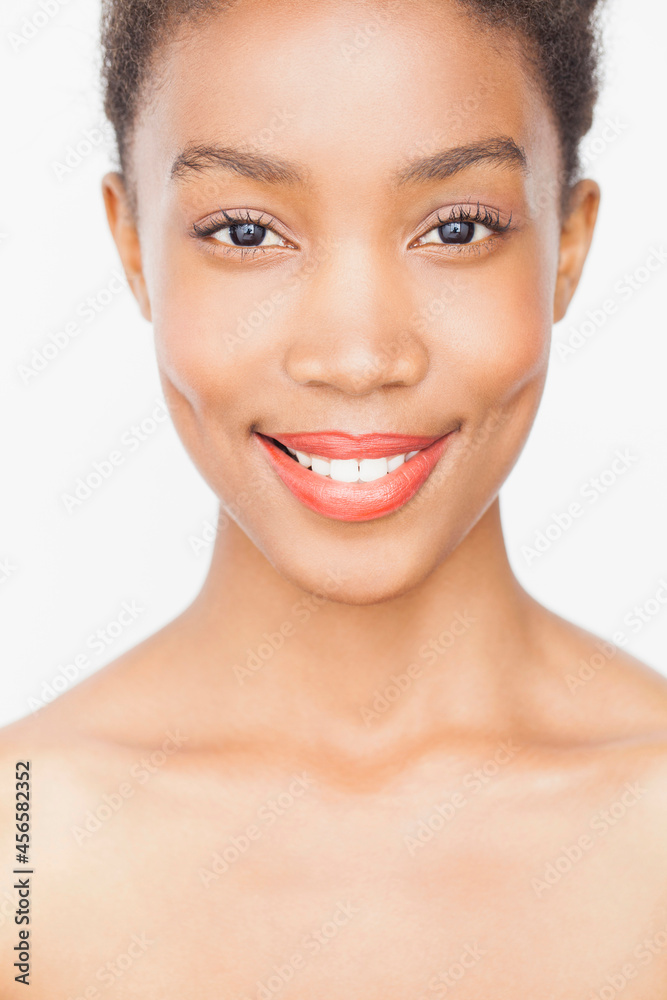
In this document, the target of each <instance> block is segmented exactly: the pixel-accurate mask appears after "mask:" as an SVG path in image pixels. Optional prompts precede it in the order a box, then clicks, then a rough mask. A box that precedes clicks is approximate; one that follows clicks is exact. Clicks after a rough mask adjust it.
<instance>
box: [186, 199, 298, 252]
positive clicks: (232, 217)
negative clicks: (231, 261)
mask: <svg viewBox="0 0 667 1000" xmlns="http://www.w3.org/2000/svg"><path fill="white" fill-rule="evenodd" d="M190 235H191V236H193V237H196V238H197V239H199V240H203V241H204V242H205V243H208V245H209V247H210V248H212V245H213V246H215V244H218V249H219V251H221V252H223V253H225V254H231V255H233V256H235V255H236V254H235V252H236V251H238V252H239V254H240V256H245V255H246V254H252V253H256V252H260V251H263V250H266V249H268V248H270V247H289V246H291V245H292V244H291V243H290V242H289V240H287V239H285V237H283V236H281V235H280V234H279V233H278V232H276V228H274V219H273V217H272V216H270V215H266V213H264V212H254V211H251V210H250V209H238V210H237V211H234V212H228V211H226V210H225V209H220V210H219V211H218V212H216V214H215V215H213V216H210V217H209V218H207V219H205V220H203V221H202V222H195V223H194V225H193V226H192V229H191V230H190ZM213 241H215V243H213Z"/></svg>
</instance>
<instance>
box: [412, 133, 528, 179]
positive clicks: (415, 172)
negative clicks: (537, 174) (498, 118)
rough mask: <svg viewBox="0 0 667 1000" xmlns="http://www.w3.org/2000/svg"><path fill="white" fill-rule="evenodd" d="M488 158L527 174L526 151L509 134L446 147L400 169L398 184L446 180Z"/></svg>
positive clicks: (501, 165)
mask: <svg viewBox="0 0 667 1000" xmlns="http://www.w3.org/2000/svg"><path fill="white" fill-rule="evenodd" d="M485 161H488V162H490V163H493V164H495V165H496V166H499V167H514V168H518V169H519V170H521V171H523V172H524V173H526V172H527V171H528V159H527V157H526V154H525V151H524V150H523V149H522V148H521V146H518V145H517V144H516V142H515V141H514V139H510V138H509V136H497V137H494V138H491V139H482V140H480V141H479V142H473V143H470V144H469V145H467V146H455V147H454V148H452V149H443V150H440V151H438V152H436V153H432V154H431V155H429V156H423V157H421V158H420V159H417V160H412V161H411V162H410V163H409V164H408V166H407V167H405V168H404V169H403V170H401V171H399V173H398V175H397V177H396V180H397V183H398V184H407V183H408V182H414V181H432V180H446V179H447V178H448V177H453V176H454V174H458V173H459V172H460V171H462V170H466V169H467V168H468V167H472V166H474V165H475V164H476V163H483V162H485Z"/></svg>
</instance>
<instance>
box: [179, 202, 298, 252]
mask: <svg viewBox="0 0 667 1000" xmlns="http://www.w3.org/2000/svg"><path fill="white" fill-rule="evenodd" d="M243 223H251V224H253V225H256V226H262V227H263V228H264V229H268V230H270V231H271V232H272V233H274V234H275V235H276V236H278V237H280V239H281V240H285V242H286V243H287V244H288V245H289V248H295V247H296V244H295V242H294V240H293V239H292V238H291V236H289V235H288V234H287V232H286V231H285V227H284V226H282V224H281V223H280V222H279V221H278V220H277V219H276V218H275V217H274V216H272V215H270V214H269V213H268V212H263V211H259V210H256V209H249V208H237V209H225V208H219V209H218V210H217V211H215V212H209V214H208V215H206V216H204V218H203V219H199V220H197V221H196V222H194V223H193V224H192V226H191V228H190V230H189V231H188V235H189V236H192V237H194V238H195V239H198V240H201V241H203V242H206V241H209V240H210V239H212V238H214V233H216V232H219V230H221V229H228V228H229V227H230V226H234V225H242V224H243ZM215 242H216V243H217V245H218V246H219V247H223V248H226V249H228V250H231V251H233V252H234V251H241V250H242V251H243V252H244V253H247V252H249V251H250V252H254V251H268V250H284V249H287V247H284V246H283V247H277V246H275V245H274V246H269V247H261V246H260V247H233V246H230V244H225V243H222V242H221V241H220V240H216V241H215Z"/></svg>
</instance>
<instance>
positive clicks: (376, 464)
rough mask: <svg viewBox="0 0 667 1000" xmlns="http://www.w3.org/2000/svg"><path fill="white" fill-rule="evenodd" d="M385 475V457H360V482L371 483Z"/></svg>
mask: <svg viewBox="0 0 667 1000" xmlns="http://www.w3.org/2000/svg"><path fill="white" fill-rule="evenodd" d="M386 475H387V459H386V458H362V460H361V461H360V462H359V479H360V480H361V482H362V483H372V482H373V480H374V479H382V477H383V476H386Z"/></svg>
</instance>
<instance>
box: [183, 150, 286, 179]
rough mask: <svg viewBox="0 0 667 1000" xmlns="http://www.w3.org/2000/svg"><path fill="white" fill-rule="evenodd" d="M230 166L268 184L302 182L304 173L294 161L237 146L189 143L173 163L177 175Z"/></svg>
mask: <svg viewBox="0 0 667 1000" xmlns="http://www.w3.org/2000/svg"><path fill="white" fill-rule="evenodd" d="M212 169H213V170H227V171H229V172H230V173H234V174H241V175H242V176H243V177H249V178H250V179H251V180H255V181H263V182H264V183H265V184H303V183H304V181H305V174H304V173H303V172H302V171H301V170H300V169H299V168H298V167H297V166H296V164H294V163H290V162H289V161H287V160H280V159H278V158H277V157H275V156H262V155H261V154H260V153H253V152H250V151H248V150H244V149H242V148H238V147H234V146H217V145H213V146H187V147H186V148H185V149H184V150H182V151H181V152H180V153H179V154H178V156H177V157H176V159H175V160H174V162H173V163H172V165H171V176H172V177H173V178H176V179H181V178H185V177H187V176H188V175H190V174H193V173H194V174H201V173H204V172H205V171H208V170H212Z"/></svg>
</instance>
